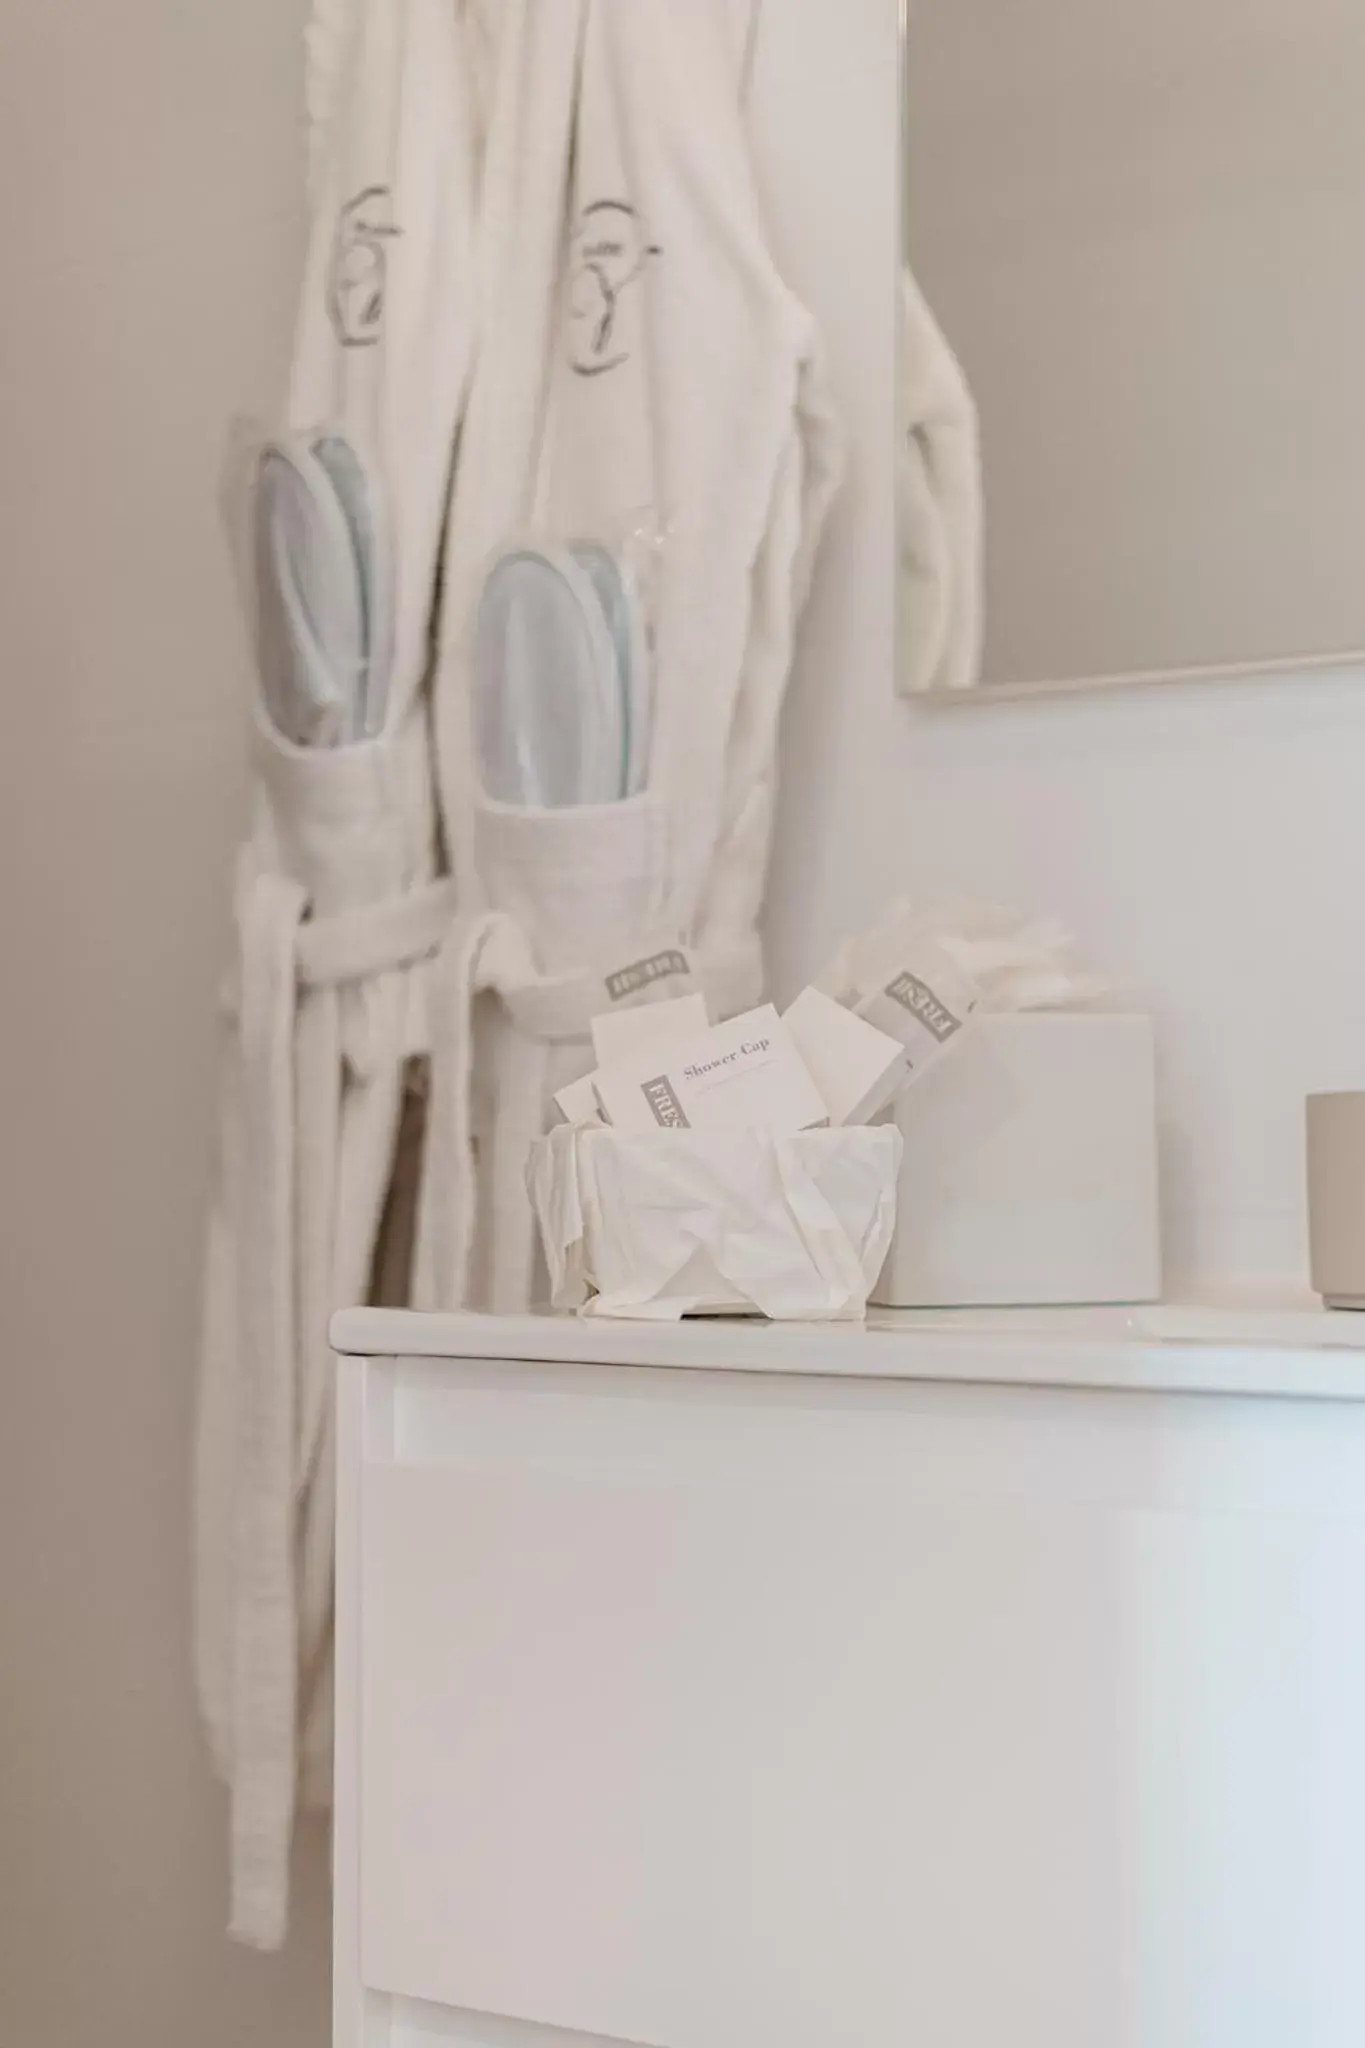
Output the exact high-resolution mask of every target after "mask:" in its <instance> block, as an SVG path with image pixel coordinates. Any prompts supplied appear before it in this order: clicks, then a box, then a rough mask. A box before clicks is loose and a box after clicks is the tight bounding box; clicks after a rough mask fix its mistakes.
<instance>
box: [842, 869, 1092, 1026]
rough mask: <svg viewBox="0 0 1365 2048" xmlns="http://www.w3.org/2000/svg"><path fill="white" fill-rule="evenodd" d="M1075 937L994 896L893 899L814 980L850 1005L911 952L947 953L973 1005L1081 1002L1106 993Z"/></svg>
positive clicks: (1050, 1006)
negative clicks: (991, 899) (1080, 958)
mask: <svg viewBox="0 0 1365 2048" xmlns="http://www.w3.org/2000/svg"><path fill="white" fill-rule="evenodd" d="M1074 955H1075V940H1074V939H1073V937H1072V935H1071V933H1070V932H1069V931H1068V930H1067V928H1066V926H1065V925H1064V924H1063V923H1062V922H1061V920H1060V919H1059V918H1055V917H1041V918H1025V917H1021V916H1020V915H1019V914H1018V913H1017V912H1016V911H1013V910H1007V909H1005V908H1003V907H1002V906H1000V905H998V904H993V903H975V902H971V901H969V900H967V899H959V898H954V897H947V898H944V899H943V900H941V901H937V902H931V903H926V904H916V903H911V902H902V903H897V904H894V905H893V906H892V907H891V909H890V910H888V911H887V913H886V915H885V916H884V917H883V918H882V919H880V921H879V922H878V923H877V924H876V925H874V926H873V927H872V929H871V930H870V931H867V932H864V933H862V934H860V935H859V936H858V937H856V938H852V939H849V940H848V941H847V942H846V943H845V944H844V945H843V946H842V947H841V948H840V950H839V952H838V953H837V954H836V955H835V957H834V959H833V960H832V961H831V963H830V965H829V966H828V967H827V968H826V970H825V972H824V973H823V974H822V975H821V976H820V978H819V980H818V981H817V982H816V987H817V988H819V989H821V990H823V992H824V993H825V994H826V995H829V996H833V997H834V998H835V999H836V1001H838V1002H842V1003H846V1004H848V1005H849V1006H850V1007H857V1005H858V1004H859V1003H860V1002H863V1001H865V1000H866V999H867V998H868V997H869V996H871V995H873V994H874V992H876V991H879V990H885V989H886V988H887V987H888V985H889V984H890V983H891V982H892V981H893V980H894V978H895V977H896V975H898V974H899V973H900V972H901V971H902V970H903V968H904V966H905V965H906V962H907V960H909V961H910V962H911V963H912V964H913V963H914V961H915V960H917V959H918V960H929V961H932V960H933V959H934V958H935V957H936V956H941V957H943V958H946V960H947V961H948V962H950V963H951V966H952V967H953V968H954V969H955V970H956V971H957V973H958V974H959V975H961V976H962V978H963V980H964V981H965V982H966V983H967V984H969V985H970V986H971V987H972V988H973V990H974V991H975V995H976V1003H975V1008H976V1009H977V1010H978V1011H981V1012H994V1013H997V1014H998V1013H1000V1012H1003V1011H1019V1010H1072V1009H1082V1008H1085V1007H1087V1006H1088V1005H1089V1004H1091V1003H1094V1002H1097V1001H1098V1000H1099V999H1100V998H1101V997H1103V996H1106V995H1108V994H1109V993H1110V984H1109V982H1108V981H1107V980H1106V979H1105V978H1104V977H1103V976H1102V975H1098V974H1094V973H1091V972H1090V971H1088V970H1087V969H1083V968H1082V967H1080V966H1079V965H1078V964H1077V962H1076V959H1075V957H1074Z"/></svg>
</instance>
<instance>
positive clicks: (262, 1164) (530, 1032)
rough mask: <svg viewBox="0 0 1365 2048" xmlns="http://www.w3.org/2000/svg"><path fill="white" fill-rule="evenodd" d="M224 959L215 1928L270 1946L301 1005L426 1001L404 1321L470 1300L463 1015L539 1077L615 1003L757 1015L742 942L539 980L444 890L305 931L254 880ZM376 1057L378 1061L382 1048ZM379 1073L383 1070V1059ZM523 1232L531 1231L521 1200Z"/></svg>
mask: <svg viewBox="0 0 1365 2048" xmlns="http://www.w3.org/2000/svg"><path fill="white" fill-rule="evenodd" d="M238 943H239V964H238V973H239V981H238V997H237V1007H238V1010H239V1018H240V1038H241V1058H242V1088H243V1100H244V1104H245V1118H244V1157H243V1170H244V1185H245V1188H246V1190H247V1192H248V1199H247V1200H246V1202H245V1203H244V1205H243V1209H244V1222H243V1230H242V1235H241V1239H240V1243H239V1269H238V1274H237V1294H238V1302H239V1317H240V1320H239V1329H240V1335H241V1343H242V1359H243V1366H242V1370H243V1387H242V1393H243V1399H242V1409H241V1420H240V1435H239V1444H238V1453H239V1460H240V1465H239V1471H240V1482H241V1483H240V1485H239V1499H240V1501H241V1504H242V1505H241V1510H240V1514H239V1521H238V1528H237V1546H238V1586H239V1599H238V1603H237V1621H236V1634H235V1657H234V1714H233V1726H234V1738H235V1749H236V1768H235V1770H234V1773H233V1791H232V1842H233V1931H234V1933H236V1934H237V1935H238V1936H239V1937H240V1938H242V1939H244V1940H247V1941H251V1942H255V1943H257V1944H259V1945H261V1946H264V1947H273V1946H276V1945H278V1943H279V1941H280V1940H281V1939H282V1937H283V1933H284V1927H285V1915H286V1906H287V1898H288V1863H289V1844H290V1839H291V1834H292V1827H293V1813H294V1804H295V1797H296V1783H295V1763H294V1745H295V1736H296V1729H297V1725H298V1714H299V1679H298V1662H299V1648H300V1641H299V1627H300V1622H299V1615H298V1610H297V1605H296V1602H295V1600H294V1599H293V1598H285V1599H281V1597H280V1588H281V1587H293V1586H294V1585H295V1581H296V1573H297V1568H298V1551H297V1544H298V1532H299V1511H300V1502H301V1500H302V1499H303V1498H304V1496H305V1495H306V1493H307V1490H308V1488H309V1487H310V1485H312V1484H313V1483H314V1480H315V1477H316V1470H317V1462H318V1457H319V1452H320V1445H321V1442H322V1437H323V1431H324V1424H325V1415H326V1409H327V1378H326V1375H327V1372H328V1361H327V1355H326V1346H325V1342H324V1341H323V1338H322V1333H319V1332H315V1331H310V1330H306V1329H303V1328H301V1327H300V1317H299V1303H298V1298H297V1294H296V1290H295V1274H296V1258H297V1253H298V1247H299V1243H300V1238H301V1233H302V1231H303V1230H304V1229H305V1228H306V1223H305V1222H302V1221H301V1217H300V1208H301V1195H302V1186H301V1182H302V1177H301V1175H300V1174H299V1171H298V1164H299V1162H298V1159H297V1157H296V1130H297V1124H296V1118H297V1115H298V1113H299V1108H300V1104H299V1102H298V1101H297V1099H296V1098H297V1089H298V1073H297V1071H296V1065H297V1063H296V1042H295V1041H296V1028H297V1027H298V1026H299V1024H300V1021H301V1014H302V1013H301V1008H300V1005H301V1001H302V1000H305V999H306V998H307V997H308V996H309V995H310V994H315V993H317V992H322V991H331V992H333V993H334V994H337V995H339V994H340V993H341V992H343V991H345V990H346V989H348V988H351V987H355V988H357V989H362V990H363V989H364V988H365V987H366V985H367V984H373V983H374V982H375V981H376V980H378V979H381V978H382V977H385V976H395V975H404V974H409V973H411V975H412V978H413V981H414V987H413V988H412V989H411V990H410V991H409V995H410V998H413V997H416V996H418V994H419V992H420V993H421V994H423V995H424V996H425V1002H424V1004H423V1003H420V1002H419V1003H417V1004H416V1006H415V1008H416V1014H417V1015H418V1016H420V1017H421V1022H420V1024H417V1025H416V1028H415V1032H414V1021H415V1020H414V1016H413V1011H414V1004H413V1002H412V1001H411V1000H410V1001H409V1003H408V1005H407V1009H408V1012H409V1018H408V1029H409V1034H410V1037H411V1036H413V1035H415V1037H416V1038H417V1039H419V1040H420V1041H423V1042H421V1043H412V1042H406V1043H404V1044H403V1045H402V1046H401V1047H399V1048H397V1056H398V1057H399V1058H400V1059H401V1058H406V1057H407V1056H408V1054H410V1053H413V1052H419V1051H427V1052H429V1053H430V1054H431V1086H430V1098H429V1105H428V1120H427V1144H426V1157H425V1162H424V1167H423V1175H422V1190H421V1201H420V1215H419V1231H418V1245H419V1255H418V1270H417V1277H416V1284H415V1290H414V1292H415V1298H416V1302H417V1305H418V1306H421V1307H428V1308H430V1307H440V1308H458V1307H461V1306H463V1304H464V1303H465V1301H466V1299H467V1294H468V1273H469V1260H470V1251H471V1246H472V1243H473V1230H474V1211H475V1201H476V1185H475V1175H474V1157H473V1143H472V1115H471V1099H470V1098H471V1081H472V1066H473V1031H472V1014H473V1009H474V1003H475V999H476V998H477V997H478V996H479V995H481V994H486V993H492V994H495V995H496V996H497V997H498V998H499V1000H500V1001H501V1002H502V1004H503V1005H504V1006H505V1009H506V1011H507V1014H508V1017H509V1019H510V1021H511V1024H512V1026H513V1030H514V1033H515V1035H516V1037H517V1038H518V1039H520V1040H523V1041H526V1042H528V1043H529V1045H530V1046H531V1047H532V1048H538V1049H539V1060H540V1065H539V1068H538V1069H537V1071H543V1067H544V1061H545V1058H546V1057H547V1056H548V1049H549V1048H551V1047H555V1046H564V1045H571V1044H578V1043H585V1042H587V1041H588V1040H589V1038H590V1036H591V1029H590V1027H591V1020H592V1018H593V1017H594V1016H596V1015H598V1014H600V1013H601V1012H603V1011H605V1010H609V1009H611V1008H613V1007H614V1006H617V1005H625V1004H632V1003H637V1002H640V1001H646V1000H651V999H657V998H662V997H665V996H671V995H677V994H681V993H683V992H685V991H687V990H691V989H696V990H700V991H701V992H702V993H704V994H705V995H706V997H707V1000H708V1003H709V1005H710V1006H711V1009H712V1012H713V1014H715V1015H732V1014H734V1013H735V1012H737V1011H739V1010H743V1009H746V1008H749V1007H750V1006H751V1005H752V1004H753V1003H755V1002H756V1001H757V1000H758V999H759V994H760V991H761V987H762V959H761V953H760V949H759V946H758V942H757V939H756V938H755V937H752V936H751V937H748V938H744V939H740V940H738V941H734V942H730V943H727V944H726V945H724V946H722V947H719V948H716V949H714V950H712V951H708V952H694V951H693V950H692V949H690V948H688V947H686V946H681V945H679V944H678V943H677V942H676V940H675V939H671V938H669V936H668V935H667V934H662V935H659V934H655V935H652V936H650V937H647V938H646V940H645V941H643V942H642V943H640V944H638V945H636V946H633V947H631V948H630V949H629V956H628V957H624V958H622V959H621V960H620V961H618V962H614V963H611V964H610V965H608V966H607V967H606V968H605V969H603V970H600V971H594V972H587V973H581V972H580V973H569V974H557V975H556V974H543V973H541V972H539V971H538V969H537V968H536V965H535V961H534V957H533V955H532V952H531V948H530V945H529V943H528V941H527V939H526V937H525V935H524V933H523V932H522V930H521V929H520V927H519V926H518V925H517V923H516V922H515V921H514V920H513V919H512V918H510V917H508V916H506V915H505V914H503V913H501V912H496V911H494V912H485V913H482V914H478V915H473V916H468V915H466V916H458V915H457V914H456V900H455V890H454V884H453V883H452V882H450V881H449V880H442V881H437V882H432V883H428V884H425V885H423V886H421V887H418V888H415V889H413V890H410V891H409V892H407V893H406V894H404V895H401V896H397V897H394V898H392V899H389V900H386V901H384V902H380V903H375V904H367V905H361V906H357V907H356V908H354V909H347V910H345V911H335V912H329V913H326V914H324V915H322V916H310V915H309V902H308V895H307V892H306V891H305V890H304V888H303V887H302V886H301V885H299V884H297V883H295V882H292V881H289V880H286V879H284V878H282V877H280V876H277V875H270V874H265V875H260V876H258V877H256V878H255V879H254V880H253V881H252V882H251V883H250V884H249V886H248V887H247V889H246V891H245V892H244V895H243V898H242V900H241V902H240V903H239V906H238ZM423 984H425V987H424V988H423ZM423 1011H424V1014H422V1013H423ZM332 1029H333V1036H332V1038H331V1040H330V1041H326V1040H325V1039H324V1042H328V1043H330V1044H331V1045H332V1046H333V1047H334V1049H335V1058H336V1065H337V1069H338V1071H337V1075H336V1084H335V1089H334V1091H333V1094H334V1097H335V1103H336V1104H337V1105H339V1102H340V1093H341V1088H342V1075H341V1072H340V1067H341V1057H342V1054H341V1033H340V1031H339V1029H337V1027H336V1025H335V1020H333V1026H332ZM374 1050H375V1049H374V1048H373V1047H371V1052H372V1053H373V1052H374ZM378 1053H379V1056H380V1057H385V1056H386V1055H385V1054H384V1049H383V1047H382V1046H380V1047H379V1048H378ZM387 1057H390V1058H391V1057H393V1049H392V1047H391V1049H390V1053H389V1055H387ZM366 1064H367V1063H365V1062H362V1063H361V1067H362V1071H363V1068H364V1066H365V1065H366ZM528 1078H529V1076H528ZM391 1079H392V1077H390V1080H391ZM528 1094H529V1091H528ZM544 1109H545V1105H544V1101H543V1099H540V1098H539V1097H538V1099H537V1100H535V1101H534V1102H532V1101H530V1100H527V1101H524V1102H521V1103H519V1104H518V1105H517V1106H516V1110H515V1114H514V1115H513V1117H512V1119H511V1125H513V1126H514V1128H513V1127H509V1128H508V1129H506V1130H505V1132H504V1133H503V1134H502V1139H501V1142H502V1144H503V1145H504V1147H505V1150H506V1156H507V1160H508V1161H509V1162H510V1165H511V1168H512V1169H513V1177H514V1178H517V1179H519V1177H520V1175H521V1174H522V1172H524V1165H525V1155H526V1153H527V1152H528V1151H529V1148H530V1145H531V1144H532V1143H533V1142H534V1140H535V1138H537V1137H538V1136H539V1135H540V1132H541V1130H542V1129H543V1118H544ZM338 1113H339V1110H338ZM323 1141H324V1144H325V1146H326V1148H327V1150H328V1151H329V1153H330V1156H331V1157H332V1158H333V1160H334V1159H335V1156H336V1146H335V1133H334V1132H330V1133H324V1134H323ZM342 1199H344V1192H343V1195H342ZM523 1221H524V1222H525V1224H526V1227H527V1230H528V1231H529V1230H530V1228H531V1227H532V1226H531V1222H530V1210H529V1203H527V1205H526V1217H525V1218H524V1219H523ZM333 1305H334V1306H335V1307H338V1308H340V1307H344V1306H350V1305H351V1304H349V1303H342V1302H336V1303H334V1304H333Z"/></svg>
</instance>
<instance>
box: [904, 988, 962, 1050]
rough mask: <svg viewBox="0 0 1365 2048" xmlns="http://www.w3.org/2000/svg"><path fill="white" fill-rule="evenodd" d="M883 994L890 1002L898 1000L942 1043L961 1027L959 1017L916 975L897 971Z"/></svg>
mask: <svg viewBox="0 0 1365 2048" xmlns="http://www.w3.org/2000/svg"><path fill="white" fill-rule="evenodd" d="M886 993H887V994H888V995H889V996H890V998H891V1000H892V1002H893V1003H899V1004H900V1006H901V1008H902V1009H903V1010H908V1011H909V1012H910V1015H911V1016H912V1017H916V1018H918V1019H919V1022H920V1023H921V1024H922V1025H923V1026H924V1028H925V1030H926V1031H928V1032H930V1033H932V1035H933V1036H934V1037H935V1038H936V1039H937V1040H938V1042H939V1044H940V1045H943V1044H945V1043H946V1042H947V1040H948V1039H950V1038H951V1037H952V1036H953V1034H954V1033H955V1032H958V1031H960V1030H961V1029H962V1019H961V1018H960V1017H955V1016H954V1015H953V1013H952V1011H951V1010H950V1009H948V1008H947V1007H946V1005H944V1004H943V1003H941V1002H940V1001H939V999H938V997H937V996H936V995H935V994H934V991H933V990H932V989H931V988H930V986H929V984H928V982H926V981H921V980H920V979H919V977H918V975H914V974H909V973H905V974H898V975H897V976H896V979H895V980H894V981H893V982H891V983H890V984H889V985H888V987H887V991H886Z"/></svg>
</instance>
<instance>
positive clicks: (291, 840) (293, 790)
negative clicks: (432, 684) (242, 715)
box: [252, 706, 435, 915]
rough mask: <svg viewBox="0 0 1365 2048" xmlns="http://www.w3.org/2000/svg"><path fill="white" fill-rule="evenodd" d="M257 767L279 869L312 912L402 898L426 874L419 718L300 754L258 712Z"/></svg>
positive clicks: (430, 842) (430, 834)
mask: <svg viewBox="0 0 1365 2048" xmlns="http://www.w3.org/2000/svg"><path fill="white" fill-rule="evenodd" d="M252 753H253V765H254V767H255V769H256V772H257V774H258V776H259V778H260V782H261V787H262V789H263V791H264V793H265V799H266V804H267V806H268V809H269V813H270V825H271V831H272V835H273V838H274V842H275V847H276V851H277V854H278V858H279V862H280V865H281V867H282V868H283V869H284V870H285V872H286V873H288V874H289V875H291V876H292V877H293V879H294V880H296V881H297V882H299V883H301V884H302V886H303V887H304V888H305V889H306V890H307V891H308V894H309V898H310V901H311V903H312V906H313V910H314V913H315V914H319V915H326V914H328V913H329V912H332V911H338V910H348V909H351V908H353V907H355V906H356V905H358V904H364V903H375V902H382V901H383V900H384V899H385V898H386V897H388V896H397V895H401V894H402V893H403V892H404V891H405V890H407V889H409V888H411V887H412V886H413V884H414V883H415V882H417V881H419V880H424V879H426V877H427V876H429V875H430V874H431V872H432V858H433V848H434V842H435V800H434V795H433V791H432V787H431V776H430V768H429V758H430V757H429V750H428V742H427V733H426V726H425V713H424V711H423V710H422V709H421V707H414V710H413V712H412V713H411V714H410V715H409V717H408V718H407V719H405V720H404V722H403V723H402V724H401V725H400V726H399V727H398V728H397V730H395V731H392V732H384V733H381V734H380V735H379V736H378V737H377V738H375V739H372V740H358V741H356V742H355V743H354V744H352V745H350V746H344V747H301V746H297V745H295V743H294V742H293V741H292V740H289V739H286V738H285V737H284V735H283V734H281V733H280V732H279V731H278V730H277V729H276V727H275V726H274V725H273V724H272V723H271V721H270V719H269V717H268V715H267V714H266V712H265V710H264V708H263V707H260V706H258V708H257V716H256V718H255V721H254V728H253V748H252Z"/></svg>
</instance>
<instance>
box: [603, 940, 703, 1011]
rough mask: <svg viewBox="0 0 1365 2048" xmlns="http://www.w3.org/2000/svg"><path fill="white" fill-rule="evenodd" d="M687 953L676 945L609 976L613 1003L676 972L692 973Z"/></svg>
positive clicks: (608, 982) (635, 993)
mask: <svg viewBox="0 0 1365 2048" xmlns="http://www.w3.org/2000/svg"><path fill="white" fill-rule="evenodd" d="M691 971H692V970H691V967H690V966H689V964H688V959H687V955H686V953H681V952H679V951H678V949H677V947H676V946H674V947H672V948H670V950H669V951H668V952H666V953H653V954H651V955H650V957H649V959H648V960H637V961H636V962H635V963H634V965H633V966H631V967H622V968H620V969H618V971H617V972H616V973H615V974H609V975H608V976H607V996H608V999H609V1000H610V1001H611V1002H613V1003H621V1002H624V1001H625V999H626V997H627V996H633V995H638V994H639V992H640V990H641V989H642V988H648V987H650V985H651V983H653V982H656V981H667V980H669V978H670V977H671V976H672V975H675V974H690V973H691Z"/></svg>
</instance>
